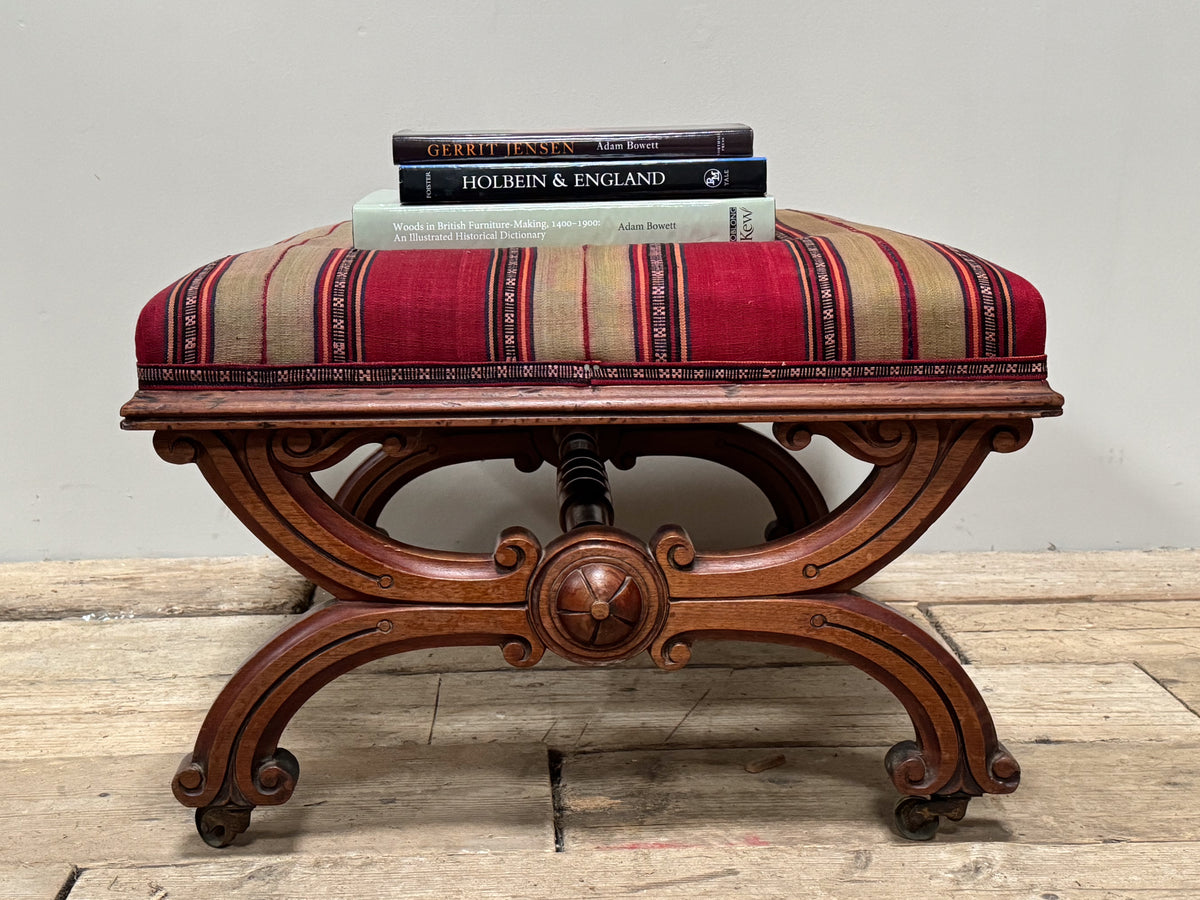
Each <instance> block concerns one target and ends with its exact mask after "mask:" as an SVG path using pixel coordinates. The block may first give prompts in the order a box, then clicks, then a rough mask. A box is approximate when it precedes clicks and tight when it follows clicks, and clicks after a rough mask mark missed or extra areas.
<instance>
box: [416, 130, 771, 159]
mask: <svg viewBox="0 0 1200 900" xmlns="http://www.w3.org/2000/svg"><path fill="white" fill-rule="evenodd" d="M753 152H754V131H753V130H752V129H751V128H750V127H749V126H748V125H742V124H733V125H711V126H696V127H688V128H662V129H653V128H651V129H624V130H616V129H613V130H604V131H575V132H566V131H564V132H528V133H527V132H457V133H436V132H412V131H398V132H396V133H395V134H393V135H392V160H393V161H394V162H395V163H396V165H403V164H405V163H410V162H423V163H426V164H430V165H432V164H436V163H443V164H445V163H470V162H486V161H500V162H522V161H526V160H530V159H555V158H558V159H651V158H657V159H662V158H668V159H672V158H674V159H697V158H704V157H726V156H750V155H751V154H752V153H753Z"/></svg>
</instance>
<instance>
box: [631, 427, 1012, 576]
mask: <svg viewBox="0 0 1200 900" xmlns="http://www.w3.org/2000/svg"><path fill="white" fill-rule="evenodd" d="M1032 427H1033V426H1032V423H1031V421H1030V420H1028V419H1016V420H1007V419H1004V420H992V419H983V420H962V419H913V420H904V421H899V420H897V421H893V420H882V421H867V422H815V423H809V424H782V425H777V426H776V427H775V434H776V436H777V437H778V438H779V440H780V441H782V442H783V443H784V444H785V445H786V446H788V447H789V448H791V449H802V448H803V447H805V446H807V444H808V442H809V440H810V438H811V436H812V435H814V434H820V435H823V436H825V437H827V438H829V440H831V441H832V442H833V443H834V444H836V445H837V446H838V447H839V448H841V449H842V450H844V451H845V452H847V453H849V454H850V455H852V456H854V457H856V458H858V459H862V460H865V461H867V462H870V463H872V464H873V465H874V468H873V469H872V471H871V472H870V473H869V474H868V475H867V478H866V479H865V480H864V482H863V484H862V485H861V486H860V487H859V488H858V490H857V491H855V492H854V493H853V494H852V495H851V496H850V497H848V498H847V499H846V500H845V502H843V503H842V505H841V506H840V507H839V508H838V509H837V510H835V511H834V512H833V513H831V514H830V515H829V516H827V517H825V518H824V519H821V520H820V521H818V522H815V523H812V524H811V525H809V526H807V527H805V528H802V529H801V530H800V531H798V532H796V533H794V534H790V535H786V536H784V537H783V538H780V539H778V540H774V541H770V542H768V543H766V544H762V545H759V546H757V547H748V548H745V549H743V550H736V551H730V552H723V553H701V552H695V553H694V555H693V554H692V552H691V551H689V550H688V546H689V545H690V542H686V541H685V540H684V538H685V537H686V536H683V537H681V536H680V535H679V534H677V533H675V532H671V531H670V530H668V531H665V532H663V533H662V534H660V536H659V537H657V538H656V539H655V542H653V543H652V547H653V548H654V552H655V555H656V557H657V558H658V559H659V560H660V562H662V563H663V564H664V571H665V572H666V576H667V582H668V584H669V585H670V588H671V594H672V596H675V597H738V596H743V597H744V596H764V595H768V594H792V593H812V592H819V591H828V590H849V589H850V588H852V587H854V586H855V585H857V584H859V583H861V582H862V581H864V580H865V579H867V578H868V577H870V575H872V574H873V573H875V572H876V571H878V570H879V569H881V568H882V567H883V566H884V565H886V564H887V563H888V562H890V561H891V560H892V559H894V558H895V557H897V556H898V555H899V554H900V553H902V552H903V551H904V550H905V549H906V548H907V547H909V546H910V545H911V544H912V543H913V542H914V541H915V540H916V539H917V538H918V537H920V535H921V534H922V533H924V531H925V530H926V529H927V528H928V527H929V525H930V524H932V522H933V521H934V520H936V518H937V516H938V515H939V514H940V513H941V512H942V510H944V509H945V507H946V506H948V505H949V504H950V502H951V501H952V500H953V499H954V497H955V496H957V495H958V492H959V491H960V490H961V489H962V488H963V486H964V485H965V484H966V483H967V481H968V480H969V479H970V478H971V476H972V475H973V474H974V473H975V470H976V469H977V468H978V467H979V464H980V463H981V462H982V461H983V458H984V457H985V456H986V455H987V454H988V453H989V452H992V451H998V452H1011V451H1012V450H1016V449H1018V448H1020V447H1021V446H1023V445H1024V443H1025V442H1026V441H1027V440H1028V439H1029V435H1030V433H1031V432H1032ZM676 557H678V558H676Z"/></svg>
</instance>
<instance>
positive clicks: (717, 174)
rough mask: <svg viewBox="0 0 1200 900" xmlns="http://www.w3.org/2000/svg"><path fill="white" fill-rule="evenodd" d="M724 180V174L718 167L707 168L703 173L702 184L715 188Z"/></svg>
mask: <svg viewBox="0 0 1200 900" xmlns="http://www.w3.org/2000/svg"><path fill="white" fill-rule="evenodd" d="M724 182H725V176H724V175H722V174H721V170H720V169H709V170H708V171H707V172H705V173H704V186H705V187H710V188H715V187H720V186H721V185H722V184H724Z"/></svg>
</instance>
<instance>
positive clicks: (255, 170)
mask: <svg viewBox="0 0 1200 900" xmlns="http://www.w3.org/2000/svg"><path fill="white" fill-rule="evenodd" d="M1198 41H1200V4H1197V3H1195V2H1194V0H1161V2H1158V3H1153V4H1135V3H1132V2H1130V3H1117V2H1104V0H1062V2H1049V3H1046V2H1038V3H1019V2H1014V3H1003V4H1001V3H993V2H985V0H924V2H921V3H885V2H878V3H868V2H861V0H859V2H841V3H816V2H809V0H804V2H788V3H780V2H763V0H742V2H739V3H736V4H735V3H728V2H721V3H717V2H686V3H665V2H650V0H611V2H589V3H569V2H560V3H546V2H542V3H539V2H532V0H514V2H507V3H500V2H483V0H442V2H438V3H419V4H418V3H412V2H392V3H384V2H362V3H344V4H335V3H318V2H314V0H303V2H296V0H293V2H288V3H283V2H276V3H254V4H245V3H241V2H236V3H235V2H230V0H224V2H211V3H203V4H189V5H187V6H186V7H185V6H184V4H166V3H148V2H122V3H100V2H77V3H65V2H64V3H54V4H50V3H34V2H15V0H6V2H0V76H2V77H0V91H2V92H3V100H4V102H3V106H2V110H3V112H2V115H3V122H4V125H3V128H2V129H0V134H2V137H0V154H2V158H0V171H2V173H3V176H2V177H0V190H2V191H3V194H2V202H0V222H2V223H3V228H4V233H3V240H2V241H0V294H2V304H3V307H2V308H3V310H4V327H3V328H0V365H2V366H3V391H2V393H0V410H2V413H3V422H4V426H5V429H6V431H7V433H8V440H7V443H6V449H5V451H4V457H3V459H4V463H3V469H2V471H3V475H4V478H3V479H2V480H0V559H4V560H27V559H41V558H79V557H102V556H170V555H181V556H190V555H207V554H238V553H257V552H261V548H260V547H259V545H258V544H257V543H256V542H255V541H254V539H253V538H251V537H250V536H249V534H248V533H247V532H246V531H245V529H244V528H243V527H242V526H241V525H240V523H238V522H237V521H236V520H234V519H233V518H232V516H230V515H229V514H228V513H227V512H226V511H225V510H224V508H223V507H222V506H221V505H220V504H219V502H218V501H217V500H216V498H215V497H214V496H213V495H212V494H211V492H210V491H209V490H208V488H207V486H206V485H204V483H203V482H202V480H201V478H200V476H199V473H198V472H197V471H196V470H195V469H194V468H191V467H174V466H169V465H167V464H165V463H163V462H161V461H160V460H158V458H157V457H156V456H155V455H154V453H153V451H152V450H151V447H150V439H149V436H148V435H145V434H140V433H138V434H125V433H121V432H120V431H118V429H117V421H118V416H117V410H118V407H119V406H120V404H121V403H122V402H123V401H124V400H125V399H127V398H128V397H129V395H130V394H131V393H132V392H133V390H134V387H135V383H134V370H133V347H132V334H133V323H134V319H135V316H136V314H137V311H138V310H139V309H140V307H141V305H142V304H143V303H144V302H145V300H146V299H148V298H149V297H150V295H151V294H152V293H154V292H155V291H157V290H158V289H159V288H161V287H162V286H164V285H165V284H167V283H168V282H169V281H171V280H172V279H174V278H175V277H177V276H179V275H181V274H183V273H184V272H186V271H188V270H190V269H191V268H193V267H195V266H196V265H199V264H200V263H203V262H206V261H208V260H210V259H213V258H216V257H217V256H220V255H223V254H225V253H229V252H235V251H238V250H244V249H249V248H252V247H256V246H261V245H263V244H266V243H270V242H273V241H275V240H278V239H280V238H283V237H286V236H288V235H291V234H294V233H296V232H298V231H301V230H303V229H305V228H308V227H310V226H313V225H317V224H323V223H330V222H335V221H338V220H340V219H344V218H346V217H347V216H348V214H349V207H350V204H351V203H352V202H353V201H354V200H355V199H357V198H358V197H359V196H361V195H363V194H365V193H367V192H368V191H370V190H373V189H375V188H378V187H381V186H387V185H389V184H391V183H392V178H393V169H392V167H391V165H390V159H389V150H388V138H389V136H390V133H391V132H392V130H394V129H395V128H399V127H416V128H432V127H458V128H470V127H510V128H516V127H525V126H531V127H532V126H545V125H560V124H561V125H570V126H576V125H578V126H586V125H602V124H603V125H628V124H639V123H664V124H665V123H687V122H704V121H726V120H742V121H747V122H749V123H751V124H753V125H754V126H755V128H756V131H757V136H758V146H759V148H760V149H761V150H762V152H764V153H765V154H766V155H767V156H768V157H769V158H770V165H771V174H770V182H771V189H772V192H773V193H774V194H775V195H776V196H777V197H778V199H779V201H780V203H781V205H785V206H793V207H799V208H804V209H810V210H815V211H822V212H828V213H834V214H838V215H843V216H846V217H849V218H852V219H856V220H859V221H868V222H872V223H875V224H880V225H885V226H889V227H893V228H896V229H899V230H903V231H909V232H912V233H915V234H920V235H923V236H927V237H932V238H937V239H940V240H944V241H946V242H949V243H952V244H955V245H957V246H962V247H965V248H969V249H971V250H973V251H976V252H978V253H980V254H982V255H984V256H987V257H989V258H991V259H993V260H995V261H997V262H999V263H1001V264H1003V265H1006V266H1008V267H1010V268H1013V269H1015V270H1016V271H1018V272H1021V273H1022V274H1024V275H1026V276H1027V277H1029V278H1030V279H1031V280H1032V281H1033V282H1034V283H1035V284H1036V285H1038V286H1039V287H1040V288H1041V289H1042V291H1043V292H1044V293H1045V295H1046V297H1047V301H1048V306H1049V320H1050V323H1049V324H1050V336H1049V352H1050V358H1051V381H1052V384H1053V385H1054V386H1055V387H1056V388H1057V389H1058V390H1060V391H1062V392H1063V393H1064V394H1066V395H1067V398H1068V406H1067V415H1066V416H1065V417H1064V418H1062V419H1059V420H1053V421H1048V422H1044V423H1042V424H1040V425H1039V426H1038V427H1037V429H1036V431H1035V435H1034V439H1033V441H1032V442H1031V444H1030V445H1029V447H1027V448H1026V449H1025V450H1023V451H1022V452H1021V453H1018V454H1015V455H1013V456H996V457H993V458H991V459H990V460H989V461H988V462H987V464H985V466H984V469H983V471H982V472H981V473H980V475H979V476H978V477H977V478H976V480H975V481H974V482H973V483H972V484H971V485H970V486H969V487H968V489H967V490H966V492H965V493H964V494H963V496H962V497H961V498H960V499H959V501H958V502H957V503H956V504H955V505H954V506H953V507H952V508H951V509H950V511H949V512H948V514H947V515H946V516H945V518H944V519H943V520H942V521H941V522H940V523H939V524H938V525H937V526H935V528H934V529H933V530H932V531H931V532H930V533H929V534H928V535H927V536H926V538H925V539H924V540H923V541H922V544H921V547H922V548H923V549H926V550H934V549H987V548H997V549H1043V548H1045V547H1047V546H1048V545H1050V544H1054V545H1056V546H1058V547H1060V548H1064V549H1067V548H1071V549H1074V548H1079V549H1104V548H1117V547H1125V548H1130V547H1157V546H1163V545H1172V546H1198V545H1200V515H1198V514H1197V510H1200V454H1198V453H1197V452H1196V448H1197V446H1198V445H1200V433H1198V431H1200V426H1198V424H1197V415H1196V411H1197V399H1198V398H1197V387H1196V381H1195V377H1194V369H1195V364H1196V359H1197V351H1196V342H1197V339H1198V337H1200V312H1198V311H1197V310H1198V308H1200V305H1198V304H1197V302H1196V297H1195V290H1194V287H1193V282H1194V278H1193V277H1192V276H1191V274H1190V268H1191V267H1192V266H1193V265H1195V262H1194V260H1195V259H1196V256H1197V253H1196V246H1197V243H1198V241H1200V214H1198V213H1200V78H1198V77H1197V67H1196V61H1195V60H1196V57H1195V46H1196V44H1197V42H1198ZM818 455H819V458H818V459H817V461H816V463H815V469H816V470H817V472H818V474H820V476H821V477H822V478H825V479H828V480H829V481H831V482H832V483H834V484H835V485H836V486H837V489H838V490H843V491H844V490H848V489H849V485H850V483H851V482H852V480H853V477H854V474H855V469H854V467H853V466H847V465H844V464H842V463H841V462H840V461H839V460H837V459H836V458H835V456H834V455H832V454H818ZM492 475H496V476H497V477H498V478H499V483H498V486H495V487H493V486H492V481H491V476H492ZM616 491H617V500H618V503H619V504H621V505H620V506H619V512H620V513H621V515H622V518H623V520H624V522H626V523H627V524H629V525H630V527H632V528H635V529H637V530H643V531H648V530H651V529H652V528H653V527H654V526H655V525H657V524H658V523H659V522H661V521H663V520H664V519H666V520H682V522H683V524H685V525H687V526H688V527H689V528H691V529H692V530H694V531H695V532H696V533H697V535H698V537H700V539H701V541H702V542H706V543H721V542H724V541H740V540H742V539H743V538H744V539H746V540H752V539H753V536H754V535H755V533H756V532H757V529H758V528H759V527H760V525H761V520H762V519H763V516H764V515H765V505H764V504H763V503H762V501H761V500H759V499H758V498H756V497H754V496H753V495H752V494H750V493H749V492H747V491H746V490H745V489H744V488H743V486H742V485H741V484H740V483H739V482H738V479H737V478H736V477H732V476H724V475H723V474H722V473H719V472H716V471H715V470H713V469H712V468H711V467H707V466H704V465H697V466H687V465H670V464H664V463H658V464H654V465H649V464H647V465H639V466H638V467H637V468H635V469H634V470H633V471H632V472H630V473H628V474H622V475H621V477H620V478H619V479H618V481H617V485H616ZM485 492H486V495H485ZM444 496H450V497H451V499H452V500H453V501H454V504H453V508H454V509H455V510H457V511H456V512H453V513H444V512H441V509H442V505H441V504H442V499H443V497H444ZM657 501H661V502H662V503H664V504H666V508H665V511H664V510H663V509H659V508H656V507H655V502H657ZM553 518H554V512H553V482H552V478H551V477H549V475H548V473H545V472H543V473H540V474H539V475H534V476H528V477H527V476H519V475H517V474H516V473H515V472H512V471H511V469H510V468H509V467H504V466H499V467H497V466H476V467H473V468H471V469H469V470H468V471H466V472H461V473H456V474H455V475H453V476H447V477H439V478H435V479H431V481H430V482H429V483H428V484H424V485H422V484H418V485H414V487H413V490H412V493H411V494H410V495H409V496H407V497H405V498H403V499H402V501H398V503H397V509H396V510H395V511H394V513H393V514H392V516H391V519H392V522H391V524H392V527H393V529H394V530H395V531H396V532H397V534H399V535H400V536H406V535H407V536H410V537H413V538H417V537H419V536H421V535H423V534H425V533H426V532H425V531H424V530H423V529H425V528H427V527H432V528H433V529H434V530H435V531H436V533H437V540H438V541H439V542H440V543H442V544H443V545H448V546H456V547H472V548H473V547H490V545H491V543H492V540H493V535H494V534H495V532H496V530H497V529H498V528H499V527H501V526H503V525H507V524H514V523H525V524H528V525H530V526H532V527H535V529H537V530H539V531H543V532H547V531H548V530H550V529H551V528H552V527H553Z"/></svg>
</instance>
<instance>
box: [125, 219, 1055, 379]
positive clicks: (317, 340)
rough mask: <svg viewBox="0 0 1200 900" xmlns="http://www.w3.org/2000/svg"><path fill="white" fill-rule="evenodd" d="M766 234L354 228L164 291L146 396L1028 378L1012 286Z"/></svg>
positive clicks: (819, 230)
mask: <svg viewBox="0 0 1200 900" xmlns="http://www.w3.org/2000/svg"><path fill="white" fill-rule="evenodd" d="M776 237H777V240H775V241H773V242H768V243H731V244H717V243H713V244H647V245H639V246H632V247H627V246H591V247H578V248H543V249H538V250H534V249H510V250H495V251H492V250H399V251H395V250H393V251H360V250H355V249H352V248H351V244H350V238H351V235H350V226H349V224H348V223H343V224H341V225H337V226H333V227H328V228H319V229H314V230H312V231H308V232H305V233H304V234H301V235H298V236H296V237H294V238H292V239H290V240H287V241H283V242H282V243H279V244H276V245H274V246H272V247H267V248H265V249H262V250H254V251H250V252H248V253H241V254H237V255H234V256H228V257H225V258H224V259H220V260H217V261H216V262H213V263H210V264H209V265H206V266H203V267H202V268H199V269H197V270H196V271H194V272H192V273H190V274H189V275H187V276H185V277H184V278H182V279H180V280H179V281H177V282H176V283H174V284H172V285H171V286H169V287H168V288H166V289H165V290H163V291H162V292H160V293H159V294H158V295H157V296H155V297H154V298H153V299H152V300H151V301H150V303H149V304H147V306H146V307H145V309H144V310H143V312H142V315H141V318H140V320H139V323H138V330H137V356H138V364H139V378H140V382H141V385H142V387H143V388H164V387H165V388H212V387H223V388H238V387H255V388H264V387H303V386H314V387H315V386H342V385H347V386H348V385H372V386H379V385H410V384H512V383H585V384H587V383H592V384H595V383H609V382H643V381H698V382H752V381H813V380H821V381H839V380H855V381H857V380H872V379H882V380H921V379H953V380H961V379H1040V378H1043V377H1044V376H1045V358H1044V356H1043V351H1044V343H1045V315H1044V310H1043V306H1042V299H1041V296H1040V295H1039V294H1038V292H1037V291H1036V290H1035V289H1034V288H1033V287H1032V286H1031V285H1030V284H1029V283H1028V282H1026V281H1025V280H1024V279H1022V278H1020V277H1018V276H1016V275H1014V274H1012V273H1011V272H1007V271H1005V270H1004V269H1001V268H999V267H997V266H995V265H992V264H991V263H989V262H986V261H985V260H983V259H980V258H979V257H977V256H974V255H972V254H970V253H965V252H963V251H961V250H955V249H953V248H951V247H948V246H946V245H944V244H939V243H935V242H932V241H925V240H921V239H918V238H914V237H909V236H906V235H902V234H898V233H896V232H892V231H887V230H884V229H879V228H869V227H866V226H862V225H855V224H853V223H850V222H846V221H844V220H841V219H836V218H832V217H829V216H819V215H813V214H809V213H800V212H793V211H787V210H785V211H781V212H780V213H779V217H778V228H777V234H776Z"/></svg>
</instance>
